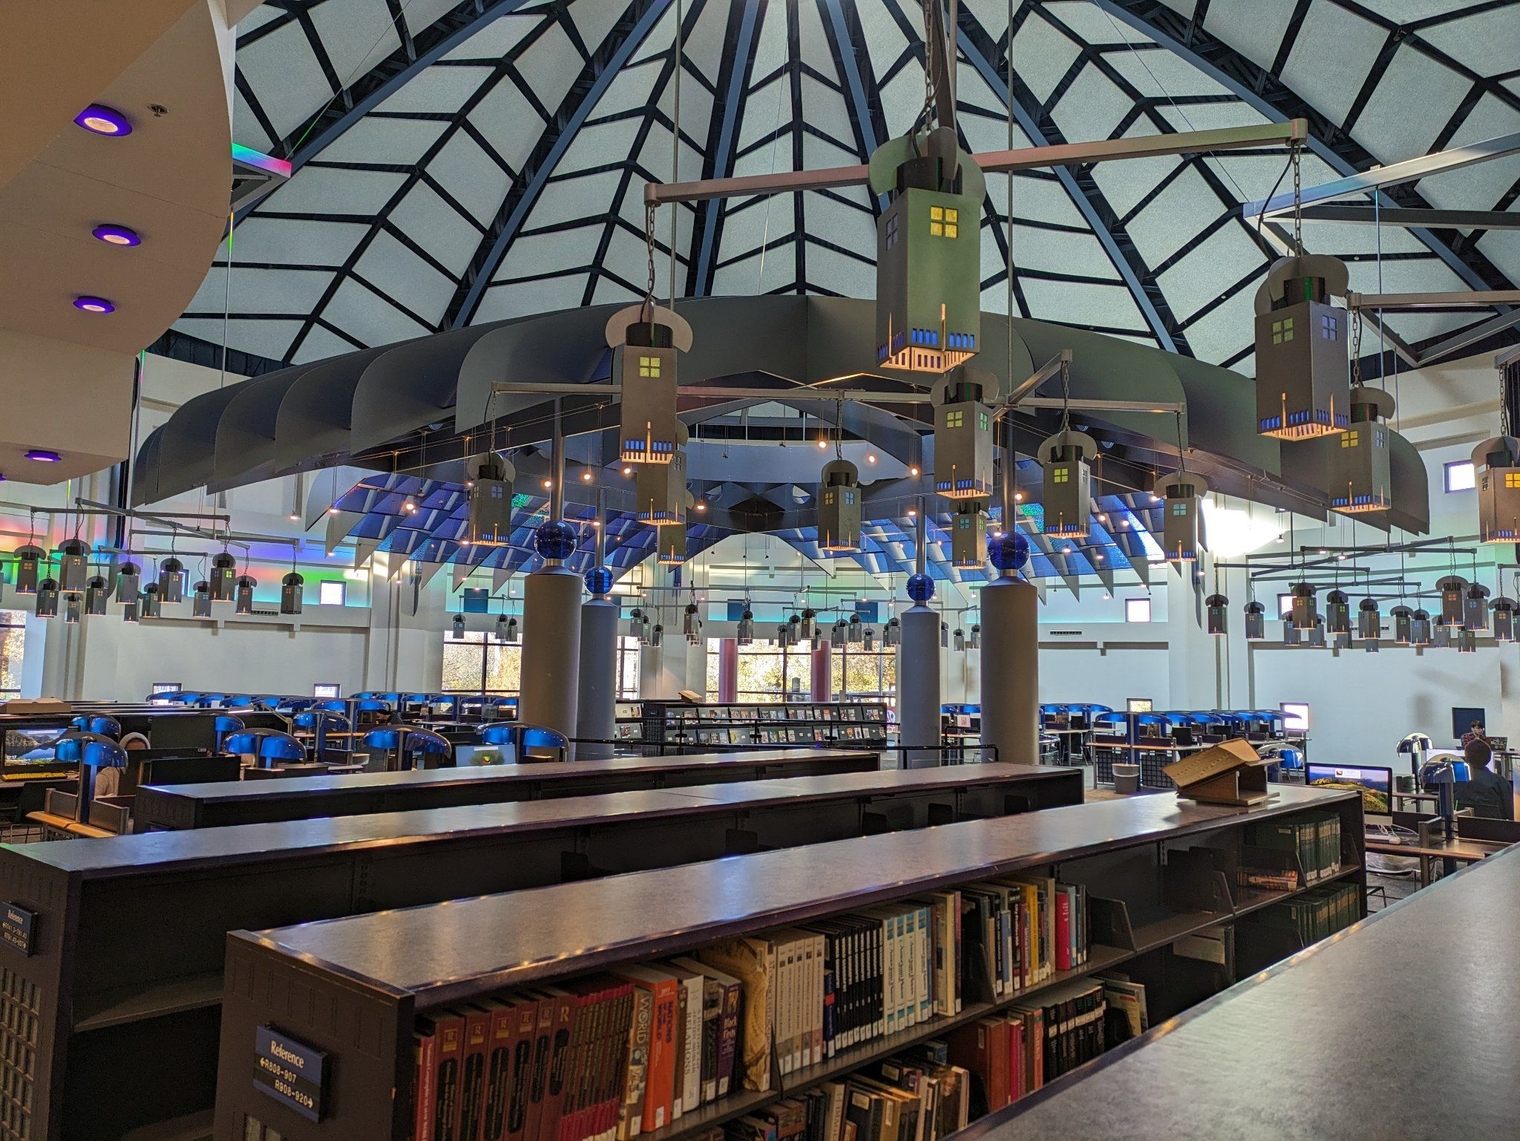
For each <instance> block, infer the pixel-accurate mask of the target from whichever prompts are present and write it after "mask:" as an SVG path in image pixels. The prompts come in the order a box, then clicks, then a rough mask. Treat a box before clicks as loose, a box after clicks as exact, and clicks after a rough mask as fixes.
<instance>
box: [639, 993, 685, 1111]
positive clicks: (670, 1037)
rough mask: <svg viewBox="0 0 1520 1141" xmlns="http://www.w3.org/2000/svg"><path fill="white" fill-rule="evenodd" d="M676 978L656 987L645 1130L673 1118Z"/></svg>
mask: <svg viewBox="0 0 1520 1141" xmlns="http://www.w3.org/2000/svg"><path fill="white" fill-rule="evenodd" d="M677 985H678V984H677V982H676V980H675V979H669V980H661V981H660V982H658V983H656V984H655V988H654V1021H653V1023H652V1025H651V1028H650V1034H649V1078H648V1084H647V1087H646V1091H645V1094H644V1132H646V1133H653V1132H654V1131H655V1130H656V1129H663V1128H665V1126H667V1125H669V1124H670V1123H671V1121H672V1120H673V1118H672V1116H671V1107H672V1103H673V1099H674V1095H675V1084H676V1006H677V1003H678V1001H679V997H678V995H677V994H676V990H677Z"/></svg>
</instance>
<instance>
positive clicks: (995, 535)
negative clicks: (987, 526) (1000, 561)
mask: <svg viewBox="0 0 1520 1141" xmlns="http://www.w3.org/2000/svg"><path fill="white" fill-rule="evenodd" d="M992 537H993V538H994V539H1001V538H1002V537H1003V532H1001V531H994V532H992Z"/></svg>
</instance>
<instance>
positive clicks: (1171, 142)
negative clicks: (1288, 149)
mask: <svg viewBox="0 0 1520 1141" xmlns="http://www.w3.org/2000/svg"><path fill="white" fill-rule="evenodd" d="M1308 138H1309V124H1308V121H1307V120H1305V119H1289V120H1288V121H1287V122H1286V123H1265V124H1261V125H1259V126H1254V127H1221V128H1219V129H1217V130H1212V131H1176V132H1173V133H1171V134H1165V135H1142V136H1140V137H1138V138H1126V139H1102V140H1099V141H1096V142H1090V143H1062V144H1060V145H1058V146H1044V147H1021V148H1019V149H1017V150H1007V151H987V152H985V153H983V154H978V155H972V156H971V157H972V159H974V160H975V162H976V164H977V166H979V167H981V168H982V171H983V173H986V174H1009V173H1012V172H1014V171H1020V170H1040V169H1043V168H1045V167H1051V166H1091V165H1093V164H1094V163H1100V162H1114V161H1116V160H1120V159H1130V158H1159V157H1162V156H1165V155H1180V154H1199V153H1203V152H1208V151H1230V150H1242V149H1246V148H1250V147H1260V146H1270V145H1272V144H1274V143H1277V144H1287V145H1298V144H1303V143H1305V142H1307V141H1308ZM870 169H871V168H870V167H869V166H836V167H829V168H827V169H824V170H784V171H777V172H776V173H774V174H752V175H744V176H741V177H737V178H704V179H698V180H696V181H693V182H648V183H645V184H644V204H645V205H646V206H663V205H665V204H667V203H673V202H704V201H710V200H712V199H714V198H738V197H750V196H753V195H759V194H796V193H799V192H801V191H805V190H828V189H831V188H833V187H837V186H865V185H866V184H867V183H868V182H869V180H870Z"/></svg>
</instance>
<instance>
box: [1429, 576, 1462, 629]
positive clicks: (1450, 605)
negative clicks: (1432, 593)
mask: <svg viewBox="0 0 1520 1141" xmlns="http://www.w3.org/2000/svg"><path fill="white" fill-rule="evenodd" d="M1436 589H1437V590H1438V591H1440V592H1441V613H1440V616H1439V617H1437V618H1436V622H1437V624H1439V625H1441V626H1460V625H1462V619H1463V617H1464V615H1465V613H1466V604H1467V580H1466V579H1465V578H1463V577H1462V576H1461V575H1459V574H1449V575H1447V576H1446V577H1445V578H1442V579H1438V580H1437V581H1436Z"/></svg>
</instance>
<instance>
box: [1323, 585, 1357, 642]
mask: <svg viewBox="0 0 1520 1141" xmlns="http://www.w3.org/2000/svg"><path fill="white" fill-rule="evenodd" d="M1325 629H1326V630H1327V631H1328V632H1329V633H1331V634H1349V633H1351V596H1350V595H1348V594H1347V593H1346V592H1345V591H1344V590H1341V589H1340V588H1339V587H1337V588H1336V589H1334V590H1332V591H1331V592H1330V593H1329V594H1327V595H1325Z"/></svg>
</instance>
